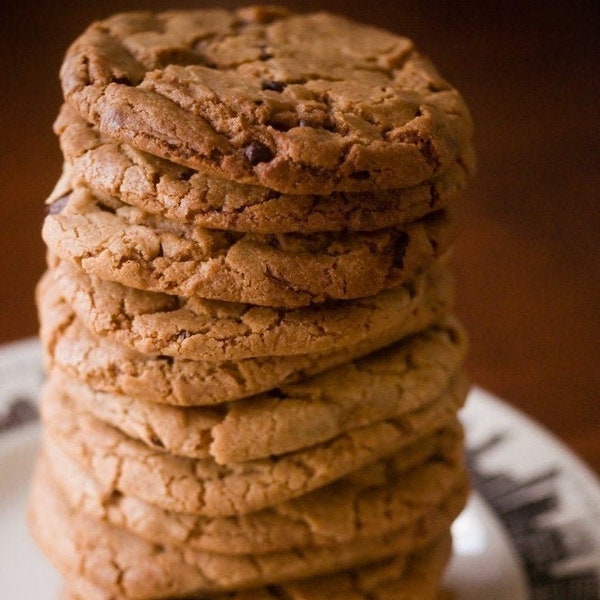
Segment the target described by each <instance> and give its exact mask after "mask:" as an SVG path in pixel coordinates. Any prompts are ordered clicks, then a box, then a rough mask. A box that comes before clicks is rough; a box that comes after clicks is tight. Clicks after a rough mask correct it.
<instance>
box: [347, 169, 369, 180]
mask: <svg viewBox="0 0 600 600" xmlns="http://www.w3.org/2000/svg"><path fill="white" fill-rule="evenodd" d="M351 177H352V179H356V180H358V181H364V180H365V179H369V177H370V173H369V171H356V172H355V173H352V175H351Z"/></svg>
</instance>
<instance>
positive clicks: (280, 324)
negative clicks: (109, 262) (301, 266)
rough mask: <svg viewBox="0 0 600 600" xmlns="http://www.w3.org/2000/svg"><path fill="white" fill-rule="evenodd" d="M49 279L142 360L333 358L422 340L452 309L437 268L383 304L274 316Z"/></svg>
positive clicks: (58, 269) (61, 266) (373, 300)
mask: <svg viewBox="0 0 600 600" xmlns="http://www.w3.org/2000/svg"><path fill="white" fill-rule="evenodd" d="M51 263H52V266H53V269H52V272H51V276H52V277H53V278H54V279H55V281H56V282H57V284H58V285H59V287H60V290H61V294H62V296H63V297H64V298H65V300H66V301H67V303H68V304H69V305H70V306H71V307H72V308H73V310H74V311H75V313H76V314H77V316H78V317H79V318H80V319H81V321H82V322H83V323H84V324H85V325H86V327H88V328H89V329H90V330H91V331H93V332H94V333H96V334H98V335H100V336H108V337H109V338H111V339H114V340H115V341H117V342H119V343H122V344H125V345H127V346H129V347H131V348H134V349H135V350H137V351H138V352H141V353H143V354H154V355H166V356H172V357H177V358H185V359H191V360H208V361H211V362H219V361H224V360H239V359H244V358H252V357H259V356H289V355H295V354H307V353H313V352H333V351H337V350H341V349H344V348H347V347H348V346H353V345H356V344H360V343H362V342H364V341H366V340H367V339H373V338H374V337H376V336H380V335H381V336H389V335H390V334H391V333H392V332H396V334H397V338H401V337H404V336H406V335H411V334H413V333H416V331H418V329H420V328H421V327H422V325H423V322H427V320H428V319H427V317H426V315H428V314H429V315H430V317H431V321H430V322H434V321H435V320H437V319H438V318H439V316H440V315H443V314H446V313H447V312H448V310H449V306H451V305H452V302H453V293H454V289H453V278H452V275H451V274H450V273H449V272H448V271H447V270H445V269H443V268H438V266H437V265H435V266H434V268H433V269H432V270H431V271H429V272H428V273H425V274H424V275H423V276H422V277H419V278H417V279H416V280H414V281H412V282H410V283H407V284H405V285H401V286H398V287H396V288H393V289H391V290H388V291H385V292H382V293H380V294H378V295H377V296H374V297H370V298H363V299H360V300H353V301H347V302H334V303H328V304H325V305H318V306H313V307H306V308H302V309H293V310H292V309H290V310H285V309H276V308H272V307H260V306H253V305H249V304H234V303H227V302H219V301H210V300H204V299H201V298H198V297H196V296H194V297H191V298H183V297H178V296H171V295H169V294H158V293H156V292H144V291H142V290H136V289H134V288H130V287H127V286H123V285H121V284H118V283H114V282H109V281H104V280H102V279H99V278H97V277H94V276H89V275H87V274H86V273H85V272H84V271H82V270H81V269H77V268H76V267H74V266H73V265H71V264H70V263H67V262H65V261H60V260H58V261H56V260H53V259H51Z"/></svg>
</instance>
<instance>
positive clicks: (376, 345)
mask: <svg viewBox="0 0 600 600" xmlns="http://www.w3.org/2000/svg"><path fill="white" fill-rule="evenodd" d="M36 297H37V305H38V312H39V318H40V323H41V328H40V337H41V340H42V344H43V348H44V359H45V367H46V369H47V370H50V369H54V370H60V371H62V372H64V373H65V374H67V375H68V376H69V377H72V378H74V379H77V380H78V381H81V382H82V383H84V384H85V385H87V386H88V387H90V388H91V389H93V390H96V391H99V392H106V393H111V394H119V395H125V396H131V397H134V398H143V399H144V400H146V401H148V402H157V403H159V404H171V405H175V406H207V405H211V404H217V403H221V402H229V401H232V400H238V399H240V398H244V397H247V396H252V395H255V394H259V393H261V392H265V391H268V390H271V389H273V388H276V387H278V386H281V385H285V384H288V383H293V382H294V381H299V380H301V379H303V378H305V377H310V376H312V375H316V374H318V373H320V372H322V371H325V370H327V369H330V368H333V367H336V366H338V365H340V364H343V363H346V362H350V361H352V360H354V359H356V358H359V357H361V356H365V355H367V354H369V353H370V352H375V351H377V350H379V349H380V348H384V347H385V346H388V345H389V344H392V343H394V342H395V341H397V339H398V337H401V336H402V335H403V334H405V333H406V330H405V331H390V332H389V334H385V335H381V334H379V333H378V332H377V331H375V335H372V336H369V337H367V338H366V339H365V340H364V341H363V342H361V343H359V344H354V345H349V346H348V347H345V348H341V349H340V350H336V351H334V352H325V353H323V352H318V353H313V354H296V355H290V356H263V357H257V358H247V359H240V360H235V361H231V360H229V361H221V362H210V361H207V360H202V361H192V360H186V359H180V358H171V357H168V356H153V355H150V356H148V355H144V354H141V353H139V352H137V351H135V350H132V349H131V348H128V347H127V346H124V345H122V344H118V343H115V342H114V341H113V340H112V339H110V338H109V337H100V336H98V335H95V334H93V333H92V332H90V331H89V330H88V329H86V328H85V327H84V325H83V324H82V323H81V321H80V320H79V319H78V318H77V317H76V316H75V314H74V312H73V310H72V309H71V307H70V306H69V305H68V304H66V303H65V301H64V300H63V298H62V296H61V294H60V290H59V289H58V286H57V285H56V284H55V283H54V282H53V279H52V277H50V276H45V277H43V278H42V280H41V281H40V283H39V286H38V291H37V295H36ZM436 317H437V319H438V321H439V322H442V321H443V320H444V319H445V318H446V317H444V316H443V315H442V314H439V315H438V314H436V313H425V312H424V311H423V310H417V312H416V313H415V314H414V315H413V319H414V322H413V328H414V329H415V330H416V331H421V330H423V329H425V328H426V327H428V326H429V325H431V321H432V319H433V318H436ZM461 340H462V338H459V339H458V340H457V342H458V343H459V345H460V343H461Z"/></svg>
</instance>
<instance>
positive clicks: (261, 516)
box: [43, 429, 469, 554]
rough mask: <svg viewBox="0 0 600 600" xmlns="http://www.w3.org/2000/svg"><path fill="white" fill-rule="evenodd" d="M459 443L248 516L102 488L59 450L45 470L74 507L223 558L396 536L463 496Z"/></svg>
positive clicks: (370, 469) (457, 437) (433, 444)
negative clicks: (173, 506) (207, 512)
mask: <svg viewBox="0 0 600 600" xmlns="http://www.w3.org/2000/svg"><path fill="white" fill-rule="evenodd" d="M461 448H462V436H461V432H460V431H459V430H456V431H454V430H452V429H449V430H447V431H444V432H441V433H439V434H437V435H435V436H432V437H431V438H429V440H428V441H427V442H426V443H420V444H416V445H413V446H410V447H408V448H405V449H403V450H401V451H400V452H398V453H396V454H395V455H393V456H392V457H391V458H389V459H385V460H380V461H377V462H375V463H372V464H370V465H368V466H367V467H365V468H363V469H359V470H358V471H356V472H354V473H351V474H350V475H347V476H346V477H344V478H342V479H340V480H338V481H336V482H334V483H331V484H329V485H326V486H324V487H322V488H320V489H318V490H315V491H313V492H309V493H308V494H305V495H304V496H302V497H300V498H296V499H293V500H288V501H286V502H282V503H280V504H277V505H275V506H273V507H271V508H267V509H263V510H260V511H256V512H253V513H249V514H247V515H244V516H241V517H240V516H235V515H234V516H230V517H216V518H210V517H203V516H199V515H193V514H187V513H177V512H172V511H167V510H164V509H161V508H159V507H157V506H155V505H152V504H148V503H147V502H144V501H142V500H140V499H138V498H135V497H133V496H128V495H124V494H121V493H116V492H114V490H112V488H111V487H110V486H109V487H106V486H103V485H102V484H101V483H100V482H98V481H96V480H95V479H94V474H93V473H87V472H86V471H85V470H83V469H82V468H81V467H80V466H79V465H78V464H77V462H76V461H74V460H72V459H70V458H69V457H68V455H66V454H65V453H64V452H63V451H61V449H60V448H59V447H58V446H57V445H56V444H46V445H45V446H44V450H43V454H44V455H45V457H47V460H45V464H47V468H48V469H50V471H51V472H52V473H54V476H55V478H56V482H57V484H58V485H59V487H60V488H61V489H62V491H63V493H64V494H65V496H66V498H68V501H69V503H70V505H72V506H73V507H74V508H76V510H78V511H81V512H83V513H85V514H89V515H90V516H92V517H94V518H96V519H100V520H104V521H107V522H109V523H112V524H113V525H116V526H118V527H122V528H124V529H126V530H129V531H131V532H132V533H135V534H136V535H139V536H140V537H142V538H143V539H146V540H148V541H150V542H153V543H156V544H161V543H166V544H169V545H182V544H185V545H186V546H188V547H189V548H193V549H197V550H207V551H210V552H219V553H223V554H249V553H267V552H278V551H282V550H291V549H293V548H299V547H304V546H323V545H325V546H330V545H335V544H338V543H343V542H348V541H350V540H353V539H357V538H363V537H371V536H374V535H379V534H383V533H385V532H386V531H391V530H395V529H399V528H401V527H405V526H407V525H408V524H409V523H411V522H414V521H415V520H416V519H418V518H420V517H421V516H423V515H424V514H426V513H428V512H431V511H432V510H434V509H435V507H436V506H438V505H439V504H440V503H442V502H443V501H444V499H445V498H447V497H448V496H449V495H451V494H454V493H457V492H458V491H460V490H463V491H464V490H466V489H467V488H468V487H469V486H468V475H467V473H466V471H465V467H464V459H463V456H462V449H461Z"/></svg>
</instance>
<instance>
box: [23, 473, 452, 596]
mask: <svg viewBox="0 0 600 600" xmlns="http://www.w3.org/2000/svg"><path fill="white" fill-rule="evenodd" d="M463 505H464V498H460V499H458V500H457V499H449V500H448V501H447V502H445V503H443V504H442V505H440V506H439V507H436V509H435V510H434V511H432V512H431V513H429V514H427V515H426V516H424V517H423V518H421V519H418V520H417V521H416V522H415V523H412V524H410V525H409V526H407V527H405V528H402V529H399V530H397V531H390V532H387V533H386V534H384V535H382V536H376V537H373V538H364V539H360V540H358V541H356V542H350V543H347V544H337V545H335V546H321V547H307V548H302V549H296V550H294V551H290V552H275V553H268V554H256V555H223V554H217V553H212V552H203V551H197V550H190V549H189V548H187V547H186V546H168V545H165V544H161V545H160V546H159V545H155V544H151V543H149V542H146V541H145V540H142V539H141V538H139V537H137V536H135V535H133V534H131V533H129V532H128V531H126V530H123V529H120V528H116V527H113V526H111V525H109V524H107V523H105V522H103V521H99V520H96V519H94V518H91V517H89V516H87V515H84V514H82V513H80V512H78V511H76V510H74V509H73V508H72V507H70V506H69V505H68V504H67V502H66V499H65V497H64V496H63V495H62V493H61V492H60V490H59V489H58V486H57V485H56V484H55V483H54V482H53V480H52V479H51V478H50V477H48V475H47V474H45V473H44V472H43V471H41V469H40V470H38V471H37V474H36V476H35V478H34V483H33V489H32V493H31V498H30V504H29V511H28V512H29V521H30V524H31V530H32V532H33V535H34V537H35V539H36V541H37V543H38V545H39V546H40V548H41V549H42V550H43V551H44V552H45V553H46V554H47V555H48V557H49V558H50V560H51V561H52V562H53V564H54V566H55V567H56V568H57V569H58V570H59V571H61V572H62V573H63V574H64V575H65V576H67V577H68V576H69V575H70V574H72V575H74V576H76V577H83V578H84V579H89V580H91V581H92V582H93V583H95V584H96V585H99V586H100V587H102V588H104V589H107V590H109V591H111V592H113V593H117V594H118V593H121V594H124V595H126V596H130V597H132V598H136V599H138V600H144V599H148V600H151V599H152V600H156V599H157V598H168V597H170V596H178V595H179V596H182V595H186V594H187V595H191V594H194V593H196V594H197V593H203V592H204V593H207V592H219V591H229V590H235V589H239V588H244V587H252V586H259V585H264V584H273V583H281V582H286V581H290V580H294V579H299V578H305V577H310V576H314V575H321V574H327V573H331V572H335V571H339V570H343V569H348V568H352V567H355V566H360V565H363V564H368V563H369V562H375V561H378V560H382V559H385V558H388V557H391V556H394V555H397V554H402V553H408V552H414V551H417V550H419V549H421V548H423V547H426V546H427V545H429V544H431V543H433V542H434V541H435V540H436V539H439V538H440V537H441V536H442V535H444V534H445V533H447V532H448V530H449V528H450V525H451V523H452V520H453V519H454V518H456V516H457V515H458V513H459V512H460V510H461V507H462V506H463ZM57 537H62V539H60V540H58V539H57Z"/></svg>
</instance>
